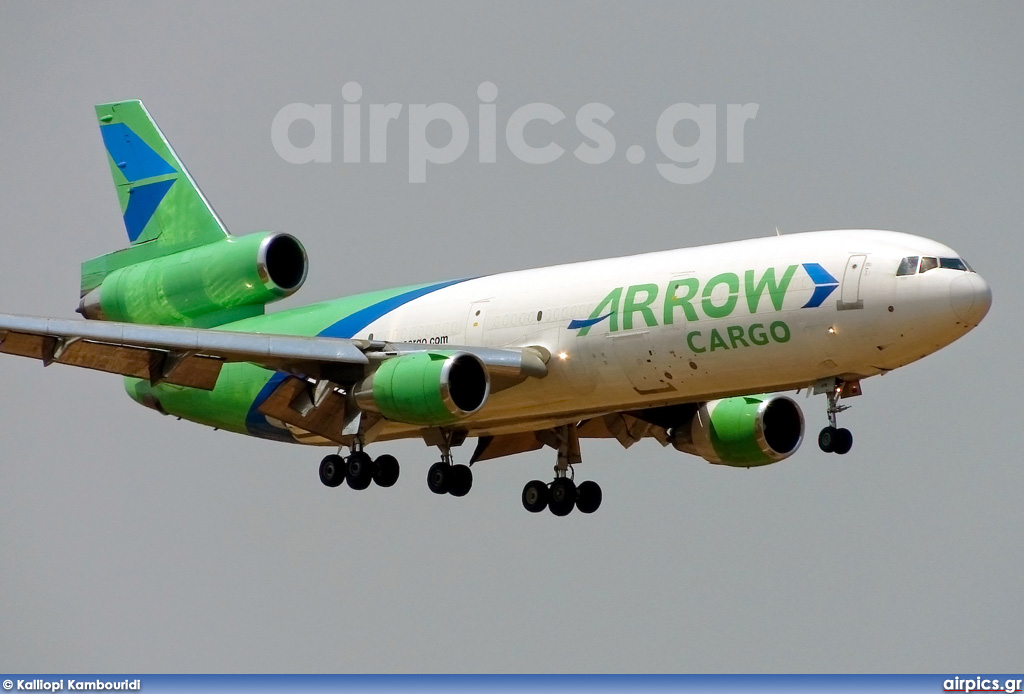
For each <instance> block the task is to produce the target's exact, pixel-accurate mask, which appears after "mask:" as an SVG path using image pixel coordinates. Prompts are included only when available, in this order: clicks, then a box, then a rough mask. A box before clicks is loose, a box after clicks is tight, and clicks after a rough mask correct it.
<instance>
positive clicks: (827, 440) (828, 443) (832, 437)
mask: <svg viewBox="0 0 1024 694" xmlns="http://www.w3.org/2000/svg"><path fill="white" fill-rule="evenodd" d="M837 431H839V430H838V429H836V428H835V427H825V428H824V429H822V430H821V433H819V434H818V448H820V449H821V450H823V451H825V452H826V453H832V452H833V451H835V449H836V438H837V437H836V432H837Z"/></svg>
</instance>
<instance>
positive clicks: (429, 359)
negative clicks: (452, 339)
mask: <svg viewBox="0 0 1024 694" xmlns="http://www.w3.org/2000/svg"><path fill="white" fill-rule="evenodd" d="M489 394H490V376H489V375H488V371H487V368H486V367H485V366H484V364H483V362H482V361H481V360H480V358H479V357H477V356H476V355H474V354H470V353H469V352H452V351H440V352H435V351H430V352H415V353H410V354H403V355H401V356H397V357H392V358H391V359H387V360H386V361H383V362H381V364H380V366H378V367H377V370H376V371H374V372H373V373H372V374H371V375H370V376H368V377H367V378H365V379H363V380H362V381H361V382H360V383H358V384H356V385H355V387H354V388H353V389H352V395H353V397H354V399H355V402H356V404H357V405H358V407H359V408H360V409H361V410H367V411H370V412H377V413H379V414H381V415H383V416H384V417H386V418H388V419H390V420H393V421H396V422H405V423H407V424H421V425H427V426H441V425H445V424H451V423H453V422H457V421H459V420H460V419H463V418H465V417H468V416H469V415H471V414H473V413H474V412H476V411H478V410H479V409H480V408H481V407H483V405H484V403H485V402H486V401H487V396H488V395H489Z"/></svg>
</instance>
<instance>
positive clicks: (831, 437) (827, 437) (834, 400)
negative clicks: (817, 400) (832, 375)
mask: <svg viewBox="0 0 1024 694" xmlns="http://www.w3.org/2000/svg"><path fill="white" fill-rule="evenodd" d="M843 387H844V384H843V382H842V381H839V380H836V382H835V384H834V385H833V386H832V388H831V389H830V390H829V391H828V392H827V393H826V396H827V397H828V408H827V409H826V413H827V414H828V426H827V427H825V428H824V429H822V430H821V433H819V434H818V447H819V448H820V449H821V450H823V451H824V452H825V453H838V454H839V455H845V454H847V453H849V452H850V449H851V448H853V434H852V433H850V430H849V429H840V428H839V427H838V426H837V425H836V415H837V414H839V413H840V412H842V411H843V410H848V409H850V406H849V405H840V404H839V399H840V398H841V397H842V395H843Z"/></svg>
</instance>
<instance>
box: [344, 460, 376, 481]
mask: <svg viewBox="0 0 1024 694" xmlns="http://www.w3.org/2000/svg"><path fill="white" fill-rule="evenodd" d="M345 478H346V479H347V480H348V486H350V487H352V489H366V488H367V487H369V486H370V482H371V481H372V480H373V461H372V460H370V456H368V455H366V454H365V453H363V452H362V451H357V452H356V453H353V454H352V455H350V456H349V457H348V473H347V474H346V475H345Z"/></svg>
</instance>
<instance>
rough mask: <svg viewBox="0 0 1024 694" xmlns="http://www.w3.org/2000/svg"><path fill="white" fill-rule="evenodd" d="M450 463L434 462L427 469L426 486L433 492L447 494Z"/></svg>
mask: <svg viewBox="0 0 1024 694" xmlns="http://www.w3.org/2000/svg"><path fill="white" fill-rule="evenodd" d="M450 468H451V465H449V464H448V463H434V464H433V465H431V466H430V469H429V470H427V486H428V487H429V488H430V491H432V492H434V493H435V494H447V493H448V483H449V475H448V470H449V469H450Z"/></svg>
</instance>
